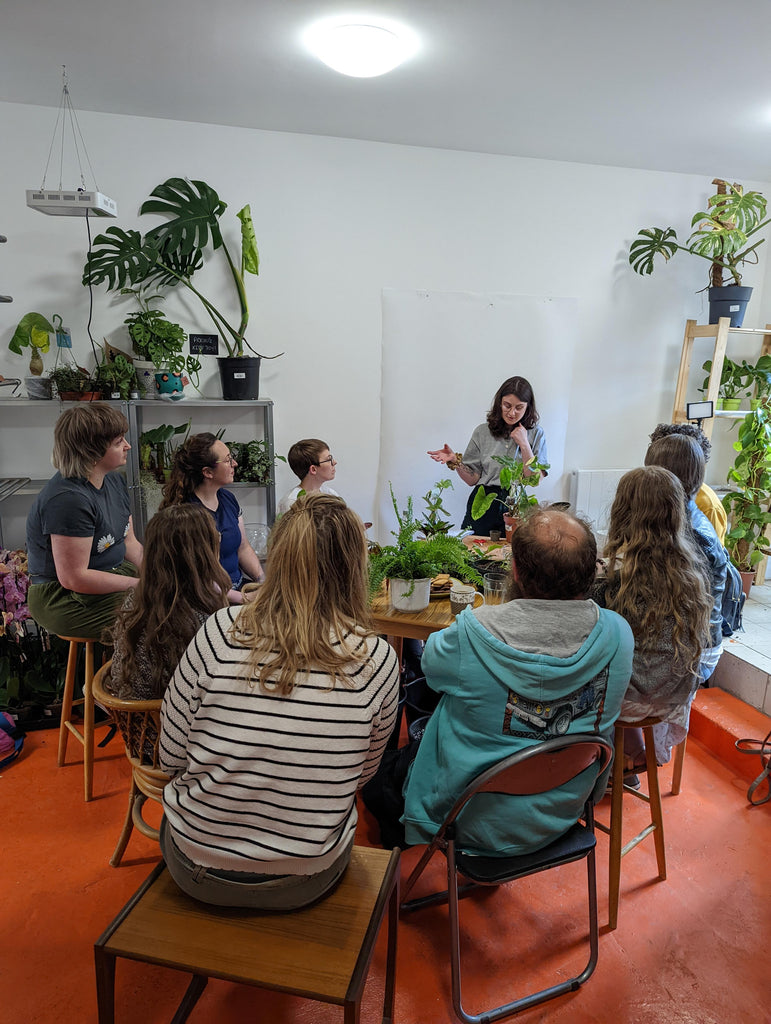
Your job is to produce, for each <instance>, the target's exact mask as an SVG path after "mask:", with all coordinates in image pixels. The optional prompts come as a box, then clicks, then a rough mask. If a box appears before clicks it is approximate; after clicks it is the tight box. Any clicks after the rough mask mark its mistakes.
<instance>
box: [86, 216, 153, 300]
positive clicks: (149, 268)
mask: <svg viewBox="0 0 771 1024" xmlns="http://www.w3.org/2000/svg"><path fill="white" fill-rule="evenodd" d="M161 270H162V268H160V267H159V266H158V246H156V245H152V244H149V243H148V242H147V241H144V242H143V241H142V236H141V235H140V234H139V232H138V231H124V230H123V228H118V227H110V228H107V231H106V232H105V233H104V234H103V235H97V236H96V238H95V239H94V241H93V243H92V246H91V252H90V253H89V254H88V259H87V260H86V266H85V268H84V270H83V284H85V285H90V284H102V282H103V281H106V282H107V287H108V288H125V287H126V286H127V285H129V284H132V285H137V284H143V283H145V282H149V281H152V280H153V279H154V278H155V277H156V276H158V275H159V274H160V273H161Z"/></svg>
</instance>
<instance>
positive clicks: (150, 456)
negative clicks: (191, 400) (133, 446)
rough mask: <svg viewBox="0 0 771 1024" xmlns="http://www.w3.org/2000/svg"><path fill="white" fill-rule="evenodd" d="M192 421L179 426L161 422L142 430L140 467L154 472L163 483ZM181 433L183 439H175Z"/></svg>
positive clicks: (140, 436)
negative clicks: (158, 424) (157, 425)
mask: <svg viewBox="0 0 771 1024" xmlns="http://www.w3.org/2000/svg"><path fill="white" fill-rule="evenodd" d="M191 422H192V420H188V421H187V423H181V424H180V425H179V426H178V427H174V426H172V425H171V424H170V423H161V425H160V426H159V427H153V428H152V429H151V430H144V431H142V433H141V434H140V435H139V466H140V468H141V469H145V470H149V471H150V472H152V473H154V475H155V477H156V479H157V480H158V481H159V482H161V483H162V482H163V480H164V479H165V471H166V470H167V469H169V468H170V467H171V462H172V459H173V458H174V452H175V451H176V450H177V448H178V447H179V446H180V445H181V444H184V443H185V441H186V440H187V435H188V434H189V433H190V425H191ZM180 435H183V437H182V440H181V441H175V438H177V437H179V436H180Z"/></svg>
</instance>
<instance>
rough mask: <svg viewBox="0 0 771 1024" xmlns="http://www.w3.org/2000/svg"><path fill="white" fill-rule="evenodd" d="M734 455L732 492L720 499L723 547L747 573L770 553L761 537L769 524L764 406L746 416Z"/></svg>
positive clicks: (770, 469)
mask: <svg viewBox="0 0 771 1024" xmlns="http://www.w3.org/2000/svg"><path fill="white" fill-rule="evenodd" d="M734 450H735V451H736V452H737V453H738V454H737V456H736V459H735V460H734V464H733V466H732V467H731V469H730V470H729V472H728V482H729V483H731V484H734V486H735V488H736V489H735V490H733V491H730V492H729V493H728V494H726V495H725V496H724V497H723V507H724V508H725V510H726V512H727V513H728V516H729V522H730V529H729V531H728V533H727V534H726V538H725V546H726V548H727V549H728V553H729V555H730V556H731V561H732V562H733V563H734V565H735V566H736V567H737V568H738V569H739V570H740V571H741V572H751V571H752V570H753V569H754V568H755V566H756V565H757V564H758V562H759V561H760V560H761V558H762V557H763V555H768V554H771V550H769V548H768V546H767V545H768V540H767V538H766V537H765V531H766V527H767V526H768V525H769V523H771V510H770V507H771V420H770V419H769V413H768V410H767V409H766V408H765V407H760V408H758V409H754V410H753V411H752V412H750V413H748V414H747V415H746V416H745V417H744V419H743V420H742V422H741V425H740V427H739V437H738V440H737V441H735V442H734Z"/></svg>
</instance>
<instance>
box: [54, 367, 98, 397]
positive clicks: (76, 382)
mask: <svg viewBox="0 0 771 1024" xmlns="http://www.w3.org/2000/svg"><path fill="white" fill-rule="evenodd" d="M48 376H49V377H50V378H51V382H52V384H53V386H54V390H55V391H56V393H57V395H63V394H68V393H72V392H74V393H76V394H83V393H84V392H86V391H92V390H93V389H94V382H93V380H92V379H91V375H90V374H89V372H88V370H84V369H83V367H82V366H75V365H74V364H72V363H67V364H65V365H64V366H57V367H56V368H55V369H53V370H51V372H50V373H49V375H48ZM97 388H98V385H97Z"/></svg>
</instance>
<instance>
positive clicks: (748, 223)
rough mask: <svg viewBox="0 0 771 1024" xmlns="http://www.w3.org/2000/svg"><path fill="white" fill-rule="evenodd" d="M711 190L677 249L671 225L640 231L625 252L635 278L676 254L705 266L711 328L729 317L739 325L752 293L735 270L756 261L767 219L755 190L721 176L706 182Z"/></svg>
mask: <svg viewBox="0 0 771 1024" xmlns="http://www.w3.org/2000/svg"><path fill="white" fill-rule="evenodd" d="M712 184H713V185H716V186H717V192H716V193H715V195H713V196H711V197H710V198H709V199H708V200H707V209H706V210H699V211H697V212H696V213H694V215H693V216H692V217H691V233H690V235H689V236H688V238H687V239H686V240H685V244H684V245H681V244H680V242H679V241H678V239H677V232H676V231H675V229H674V228H673V227H667V228H657V227H653V228H643V229H641V230H640V232H639V233H638V235H637V238H636V239H635V240H634V242H632V245H631V247H630V249H629V262H630V264H631V266H632V269H633V270H635V271H636V272H637V273H638V274H652V273H653V270H654V267H655V265H656V262H655V261H656V257H657V256H660V257H661V258H662V259H663V260H664V262H665V263H666V262H668V261H669V260H670V259H672V257H673V256H674V255H675V254H676V253H677V252H678V251H680V252H687V253H690V254H691V255H692V256H697V257H698V258H699V259H703V260H706V261H707V262H708V263H709V265H710V268H709V278H708V284H707V286H706V287H707V288H708V290H709V301H710V316H709V322H710V323H711V324H716V323H717V322H718V319H719V318H720V317H721V316H729V317H730V318H731V327H741V325H742V323H743V322H744V312H745V310H746V307H747V303H748V302H749V300H750V296H751V294H752V289H751V288H746V287H743V286H742V274H741V268H742V267H743V265H744V264H745V263H757V262H758V248H759V247H760V246H761V245H762V244H763V243H764V242H765V238H759V237H757V236H758V233H759V232H760V231H761V230H762V229H763V228H764V227H766V225H767V224H768V223H769V220H771V218H767V217H766V199H765V197H764V196H763V195H762V194H761V193H760V192H752V191H750V192H745V191H744V188H743V187H742V186H741V185H739V184H737V183H735V182H734V183H733V184H731V183H730V182H728V181H725V180H724V179H723V178H715V179H714V180H713V182H712Z"/></svg>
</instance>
